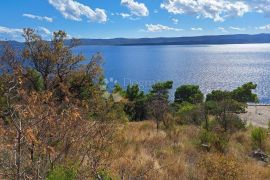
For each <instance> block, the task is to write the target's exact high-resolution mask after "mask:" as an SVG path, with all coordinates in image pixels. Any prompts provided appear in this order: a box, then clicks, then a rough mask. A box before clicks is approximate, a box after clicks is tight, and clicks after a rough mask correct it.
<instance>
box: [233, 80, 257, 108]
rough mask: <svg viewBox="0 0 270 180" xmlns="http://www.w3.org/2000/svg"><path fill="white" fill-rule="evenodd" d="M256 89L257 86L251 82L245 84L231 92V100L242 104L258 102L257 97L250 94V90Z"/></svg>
mask: <svg viewBox="0 0 270 180" xmlns="http://www.w3.org/2000/svg"><path fill="white" fill-rule="evenodd" d="M256 87H257V85H256V84H253V83H252V82H249V83H246V84H244V85H242V86H241V87H238V88H236V89H235V90H233V91H232V92H231V93H232V98H233V99H234V100H236V101H238V102H243V103H247V102H259V99H258V97H257V95H256V94H253V93H252V90H254V89H256Z"/></svg>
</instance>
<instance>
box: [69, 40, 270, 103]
mask: <svg viewBox="0 0 270 180" xmlns="http://www.w3.org/2000/svg"><path fill="white" fill-rule="evenodd" d="M74 52H75V53H82V54H83V55H85V56H86V57H87V60H86V62H87V61H89V59H90V57H91V56H92V55H93V54H94V53H96V52H100V53H101V54H102V55H103V57H104V61H105V63H104V73H105V77H106V78H107V80H108V81H107V82H108V85H113V84H114V83H116V82H118V83H120V84H121V85H122V86H123V87H126V86H127V85H128V84H134V83H138V84H139V85H140V88H141V90H143V91H146V92H147V91H148V90H149V89H150V88H151V85H152V84H153V83H155V82H157V81H165V80H172V81H173V82H174V89H173V90H172V92H171V95H173V92H174V90H175V89H176V88H177V87H178V86H181V85H183V84H197V85H199V86H200V88H201V90H202V91H203V92H204V93H205V94H206V93H209V92H211V91H212V90H214V89H223V90H232V89H234V88H236V87H238V86H241V85H242V84H244V83H246V82H250V81H251V82H254V83H256V84H257V85H258V86H257V89H256V91H255V93H257V94H258V96H259V98H260V102H261V103H267V104H270V44H241V45H240V44H235V45H194V46H180V45H175V46H78V47H76V48H75V49H74Z"/></svg>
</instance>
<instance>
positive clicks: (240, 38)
mask: <svg viewBox="0 0 270 180" xmlns="http://www.w3.org/2000/svg"><path fill="white" fill-rule="evenodd" d="M79 40H80V45H85V46H86V45H99V46H135V45H136V46H140V45H201V44H250V43H270V34H255V35H248V34H234V35H218V36H194V37H158V38H137V39H129V38H114V39H84V38H82V39H79ZM4 42H6V41H0V45H1V44H3V43H4ZM8 42H9V43H11V45H13V46H14V47H20V46H22V44H23V43H21V42H17V41H8ZM65 44H70V40H66V41H65Z"/></svg>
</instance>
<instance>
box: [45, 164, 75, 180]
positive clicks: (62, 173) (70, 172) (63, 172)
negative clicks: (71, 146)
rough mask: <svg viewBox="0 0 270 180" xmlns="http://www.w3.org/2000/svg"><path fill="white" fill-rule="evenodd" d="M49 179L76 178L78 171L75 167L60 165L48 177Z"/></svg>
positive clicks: (71, 179) (70, 179) (64, 179)
mask: <svg viewBox="0 0 270 180" xmlns="http://www.w3.org/2000/svg"><path fill="white" fill-rule="evenodd" d="M46 179H47V180H75V179H76V171H75V170H74V169H73V168H66V167H62V166H58V167H56V168H54V169H53V170H52V171H51V172H50V173H49V175H48V177H47V178H46Z"/></svg>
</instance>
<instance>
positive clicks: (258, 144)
mask: <svg viewBox="0 0 270 180" xmlns="http://www.w3.org/2000/svg"><path fill="white" fill-rule="evenodd" d="M251 138H252V142H253V145H254V148H260V149H263V148H264V145H265V140H266V132H265V130H264V129H263V128H255V129H253V130H252V132H251Z"/></svg>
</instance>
